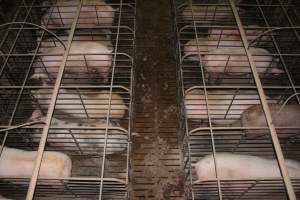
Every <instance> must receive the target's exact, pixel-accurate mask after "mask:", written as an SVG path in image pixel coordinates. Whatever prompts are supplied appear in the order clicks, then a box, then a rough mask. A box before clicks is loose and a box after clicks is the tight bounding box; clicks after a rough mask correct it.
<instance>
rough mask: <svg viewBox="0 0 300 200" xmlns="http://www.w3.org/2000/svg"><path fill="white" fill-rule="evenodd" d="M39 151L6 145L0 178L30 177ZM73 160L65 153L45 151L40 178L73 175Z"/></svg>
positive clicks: (0, 159) (1, 162)
mask: <svg viewBox="0 0 300 200" xmlns="http://www.w3.org/2000/svg"><path fill="white" fill-rule="evenodd" d="M36 156H37V151H25V150H21V149H14V148H9V147H4V148H3V151H2V154H1V157H0V178H30V177H31V175H32V172H33V168H34V162H35V159H36ZM71 169H72V161H71V159H70V158H69V157H68V156H67V155H66V154H63V153H60V152H54V151H45V152H44V155H43V160H42V164H41V168H40V172H39V177H40V178H67V177H70V176H71Z"/></svg>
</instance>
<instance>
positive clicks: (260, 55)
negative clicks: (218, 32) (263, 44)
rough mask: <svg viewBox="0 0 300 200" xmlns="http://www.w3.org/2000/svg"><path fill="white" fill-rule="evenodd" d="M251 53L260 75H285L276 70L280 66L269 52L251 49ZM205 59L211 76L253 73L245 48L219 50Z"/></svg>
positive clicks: (204, 61) (281, 71)
mask: <svg viewBox="0 0 300 200" xmlns="http://www.w3.org/2000/svg"><path fill="white" fill-rule="evenodd" d="M249 50H250V53H251V54H252V56H253V60H254V62H255V65H256V69H257V72H258V73H259V74H260V75H264V74H265V73H271V74H274V75H278V74H282V73H284V71H283V70H281V69H278V68H276V67H277V66H278V65H279V63H278V62H279V61H278V59H276V58H275V57H274V56H272V55H271V54H270V53H269V52H268V51H267V50H265V49H262V48H254V47H250V49H249ZM209 53H210V54H209V55H205V56H204V57H203V65H204V68H205V70H206V71H207V72H208V73H209V74H214V75H216V76H220V75H221V74H224V73H226V74H227V75H245V74H249V73H251V68H250V64H249V61H248V57H247V56H246V52H245V49H244V48H218V49H214V50H212V51H210V52H209Z"/></svg>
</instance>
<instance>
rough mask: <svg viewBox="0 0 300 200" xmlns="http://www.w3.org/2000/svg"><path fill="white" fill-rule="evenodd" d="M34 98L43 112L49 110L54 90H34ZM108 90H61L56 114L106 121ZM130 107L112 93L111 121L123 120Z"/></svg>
mask: <svg viewBox="0 0 300 200" xmlns="http://www.w3.org/2000/svg"><path fill="white" fill-rule="evenodd" d="M32 94H33V96H34V97H35V98H36V100H37V101H38V104H39V106H40V107H41V108H42V109H43V110H48V106H49V104H50V102H51V95H52V89H39V90H32ZM108 104H109V91H108V90H99V89H95V90H88V91H81V92H80V93H79V91H77V90H74V89H60V91H59V94H58V98H57V101H56V106H55V113H61V114H64V115H68V116H69V117H72V118H78V120H79V119H93V120H95V119H96V120H97V119H99V118H100V119H101V118H102V119H103V118H104V119H106V115H107V112H108V109H109V105H108ZM127 110H128V107H127V106H126V104H125V102H124V100H123V98H122V97H121V96H120V95H119V94H117V93H112V95H111V105H110V119H120V118H123V117H124V115H125V113H126V111H127Z"/></svg>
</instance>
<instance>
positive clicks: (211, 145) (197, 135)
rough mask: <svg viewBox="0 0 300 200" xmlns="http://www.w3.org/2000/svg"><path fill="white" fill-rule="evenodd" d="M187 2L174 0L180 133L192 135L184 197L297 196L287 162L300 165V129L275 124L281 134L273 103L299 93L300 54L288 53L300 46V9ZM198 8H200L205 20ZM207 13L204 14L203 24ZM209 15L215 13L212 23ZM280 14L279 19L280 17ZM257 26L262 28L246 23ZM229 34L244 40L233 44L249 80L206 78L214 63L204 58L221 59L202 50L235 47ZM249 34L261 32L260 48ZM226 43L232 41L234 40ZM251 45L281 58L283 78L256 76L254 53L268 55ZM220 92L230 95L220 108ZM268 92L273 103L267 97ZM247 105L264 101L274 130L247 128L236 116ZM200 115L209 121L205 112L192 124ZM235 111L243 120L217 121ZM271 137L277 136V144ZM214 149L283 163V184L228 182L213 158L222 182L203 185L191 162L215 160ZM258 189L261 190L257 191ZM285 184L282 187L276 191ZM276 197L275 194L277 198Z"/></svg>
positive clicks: (287, 4)
mask: <svg viewBox="0 0 300 200" xmlns="http://www.w3.org/2000/svg"><path fill="white" fill-rule="evenodd" d="M177 2H180V3H177ZM182 2H183V1H173V4H174V5H175V6H174V7H175V26H176V29H177V40H178V45H177V48H178V49H177V51H178V59H179V70H180V75H181V91H180V93H181V98H182V99H183V100H182V104H181V105H182V107H183V115H182V117H183V118H182V121H183V122H185V123H184V125H183V126H182V128H183V129H184V130H185V131H186V135H185V139H184V141H185V144H184V145H183V146H184V147H185V148H184V149H183V154H184V156H185V159H184V161H185V163H184V166H185V174H186V187H187V188H188V189H186V191H188V192H187V193H186V198H187V199H199V198H200V199H201V198H207V197H209V199H228V198H230V199H241V198H247V199H249V198H250V199H260V198H261V195H264V194H265V193H264V190H265V191H272V189H274V191H273V192H274V193H273V195H272V194H271V195H270V194H269V195H266V196H264V197H263V198H264V199H277V198H278V199H284V198H285V197H284V196H285V191H286V194H287V196H288V198H289V199H296V197H295V193H294V189H295V190H296V188H298V184H297V181H299V180H298V179H292V180H291V179H290V177H289V176H288V174H287V170H286V167H285V164H284V157H287V158H293V159H296V160H299V156H298V155H297V154H298V150H297V141H298V140H297V136H296V135H297V134H298V132H299V129H298V127H277V128H276V129H275V127H274V125H273V123H272V117H271V113H270V110H269V107H268V103H279V104H281V103H283V102H284V100H285V99H287V98H288V97H289V96H291V95H295V94H297V91H298V90H299V82H298V81H299V78H298V76H297V74H298V72H297V71H295V70H294V71H293V65H297V64H299V62H298V57H299V55H300V54H299V49H297V48H294V49H291V48H289V46H290V45H292V44H293V42H294V43H295V42H299V31H298V24H299V16H297V15H295V13H297V10H298V9H299V7H298V6H296V5H293V4H292V2H284V3H283V1H281V0H277V1H255V2H251V3H248V2H244V1H242V2H241V3H239V4H236V2H234V1H233V0H228V1H214V0H207V1H197V0H191V1H185V3H182ZM193 6H199V7H202V12H203V13H202V15H200V14H199V11H197V8H195V7H193ZM222 7H223V10H227V11H228V12H227V14H229V15H230V16H228V17H227V18H226V17H224V18H226V19H224V20H226V21H222V20H220V19H219V18H218V16H219V15H220V13H218V12H220V10H222V9H220V8H222ZM224 7H226V9H225V8H224ZM210 8H215V9H210ZM194 9H195V10H194ZM198 9H200V8H198ZM243 10H246V12H243ZM185 11H188V14H185V15H184V14H183V12H185ZM197 12H198V13H197ZM223 14H224V13H223ZM225 15H226V13H225ZM201 16H202V17H203V18H202V21H201ZM205 16H210V18H209V20H207V19H208V18H205ZM275 16H276V20H274V17H275ZM227 19H228V20H227ZM249 23H250V24H249ZM255 23H257V25H260V27H257V26H246V25H252V24H255ZM212 29H219V30H222V31H221V32H216V33H212V32H210V30H212ZM224 30H235V31H237V32H238V33H239V35H240V39H234V40H233V41H234V42H235V43H234V44H235V45H237V44H238V45H239V46H238V47H240V48H243V49H244V52H243V55H245V58H246V59H247V62H248V63H249V64H248V67H249V69H251V70H249V71H250V73H249V75H248V76H245V75H243V76H241V77H238V76H234V75H228V76H221V78H220V77H219V80H218V81H211V79H209V77H208V76H207V75H208V74H209V72H208V71H207V68H206V65H207V61H208V60H206V58H207V57H206V55H214V56H218V54H214V53H211V52H210V51H211V50H208V52H207V51H204V49H205V48H211V49H212V50H213V49H216V48H220V47H221V48H226V47H227V48H228V47H233V46H230V45H233V44H230V43H226V42H224V41H226V39H224V38H225V37H224V36H227V34H230V33H227V32H226V31H224ZM249 30H255V31H257V32H258V33H256V34H257V35H256V36H258V37H256V38H257V39H255V40H256V42H255V43H254V42H253V41H251V40H248V37H249V36H251V34H250V33H249V32H248V31H249ZM213 34H215V35H213ZM213 36H214V37H213ZM261 36H263V37H265V38H264V39H265V41H263V40H262V37H261ZM223 37H224V38H223ZM202 38H210V43H208V44H205V43H203V42H202V41H203V40H205V39H202ZM192 39H195V42H194V44H193V45H194V46H191V47H193V48H194V50H192V51H193V52H190V54H187V51H186V50H185V49H184V48H185V47H186V45H187V42H189V41H190V40H192ZM207 40H208V39H206V41H207ZM228 41H230V40H229V39H228ZM263 42H264V43H263ZM249 44H251V47H259V48H264V49H267V50H268V51H269V52H271V55H272V56H273V59H274V57H275V58H276V60H278V62H279V64H280V68H281V69H283V70H284V73H283V74H281V76H279V77H280V78H279V79H280V80H278V78H274V77H273V78H272V77H271V78H269V77H268V76H269V75H271V74H268V73H269V72H268V71H267V74H264V75H263V76H261V75H259V74H258V72H257V69H259V68H257V66H256V65H258V64H260V63H259V62H258V61H257V57H255V56H262V55H263V54H261V55H260V54H254V55H255V56H253V53H252V52H251V51H250V50H249V49H248V45H249ZM205 45H206V46H205ZM209 45H211V46H209ZM219 45H220V47H219ZM235 47H236V46H235ZM219 55H222V54H219ZM233 56H234V54H233ZM212 58H214V57H212ZM215 58H216V57H215ZM229 59H230V56H229ZM212 61H214V60H212ZM272 62H273V61H272ZM291 63H293V64H291ZM227 65H228V60H227V62H226V66H224V67H225V69H226V68H227ZM250 90H251V91H254V94H255V95H252V96H251V99H248V98H249V94H248V93H246V94H243V93H242V92H241V91H250ZM195 91H201V98H200V97H199V96H197V95H198V94H199V93H194V94H195V95H194V97H193V95H191V94H192V93H193V92H195ZM216 91H219V92H221V91H223V92H224V91H225V93H223V97H221V98H223V99H222V100H223V101H220V102H223V103H220V105H217V106H216V104H217V103H211V102H213V101H215V100H216V99H217V100H218V98H220V96H222V94H221V93H220V95H219V96H218V93H216V94H214V93H212V92H216ZM265 94H267V95H268V96H269V98H266V96H265ZM187 95H190V96H189V97H190V98H194V103H193V104H192V103H190V102H191V101H187V99H186V96H187ZM246 95H248V97H247V96H246ZM295 96H297V95H295ZM199 98H200V99H199ZM295 99H296V101H292V102H289V103H293V104H298V103H299V97H297V98H295V97H294V98H293V100H295ZM197 101H198V103H197ZM188 102H189V103H190V107H185V106H186V105H187V103H188ZM200 102H201V103H200ZM224 102H225V103H224ZM245 102H248V104H250V105H249V106H251V105H254V102H255V104H256V102H258V103H259V102H260V105H262V106H263V111H264V113H265V117H266V119H267V121H268V127H241V125H240V124H239V120H238V119H239V118H240V114H237V113H242V112H243V110H244V108H241V107H242V106H244V105H245V104H244V103H245ZM249 102H250V103H249ZM246 105H247V103H246ZM192 106H194V108H192ZM197 106H198V108H197ZM200 106H201V108H200ZM218 106H219V107H218ZM192 109H194V110H192ZM200 109H203V110H200ZM239 109H240V110H239ZM200 111H201V112H202V113H206V114H203V116H204V117H203V118H201V119H199V114H195V116H194V118H192V119H191V114H190V113H191V112H194V113H197V112H200ZM220 113H224V114H220ZM229 113H235V114H231V116H232V115H233V116H235V118H236V119H237V123H235V124H233V125H222V124H216V121H215V120H216V119H219V120H221V119H224V118H225V119H226V120H228V115H229ZM205 115H206V116H205ZM197 116H198V120H197ZM229 116H230V115H229ZM204 118H205V119H204ZM257 131H259V133H260V134H259V136H258V137H254V138H253V136H252V137H251V132H252V133H253V132H257ZM270 134H271V135H270ZM269 136H271V139H270V138H269ZM287 145H288V147H287ZM216 152H232V153H240V154H250V155H256V156H263V157H269V158H277V161H278V162H279V166H280V170H281V173H282V177H283V179H278V180H275V179H274V180H269V179H266V178H264V177H261V179H259V180H256V181H255V182H251V183H250V182H249V181H248V180H224V179H221V178H218V174H217V171H216V168H217V163H216V160H214V161H215V171H216V174H217V178H216V179H214V180H208V181H203V182H199V181H197V176H196V174H195V170H194V168H193V167H192V165H193V164H194V163H196V162H197V161H198V160H199V159H200V158H201V157H203V156H205V155H208V154H213V157H214V159H215V154H216ZM273 183H274V184H273ZM259 184H262V185H260V186H258V185H259ZM248 185H249V186H250V187H248ZM243 186H245V187H243ZM279 187H280V188H281V189H280V190H276V189H279ZM293 187H294V189H293ZM297 190H298V189H297ZM275 193H276V195H274V194H275Z"/></svg>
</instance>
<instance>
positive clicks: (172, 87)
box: [130, 0, 183, 200]
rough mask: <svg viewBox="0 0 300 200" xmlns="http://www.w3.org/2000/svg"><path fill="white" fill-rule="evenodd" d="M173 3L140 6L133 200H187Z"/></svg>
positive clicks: (150, 0)
mask: <svg viewBox="0 0 300 200" xmlns="http://www.w3.org/2000/svg"><path fill="white" fill-rule="evenodd" d="M171 10H172V8H171V4H170V1H166V0H137V16H136V19H137V29H136V67H135V88H134V92H135V95H134V105H135V106H134V113H135V116H134V125H133V128H134V132H137V133H138V134H139V136H138V137H135V139H134V140H133V143H132V154H133V156H132V171H131V182H132V186H131V187H132V188H131V193H130V194H131V195H130V196H131V197H130V199H155V200H160V199H183V198H182V193H183V192H182V191H183V181H182V174H181V172H182V170H181V156H180V149H179V141H178V128H179V123H178V122H179V105H178V99H177V96H178V95H177V77H176V63H175V56H174V55H175V52H174V51H175V45H174V36H175V33H174V30H173V19H172V14H171V13H172V12H171Z"/></svg>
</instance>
